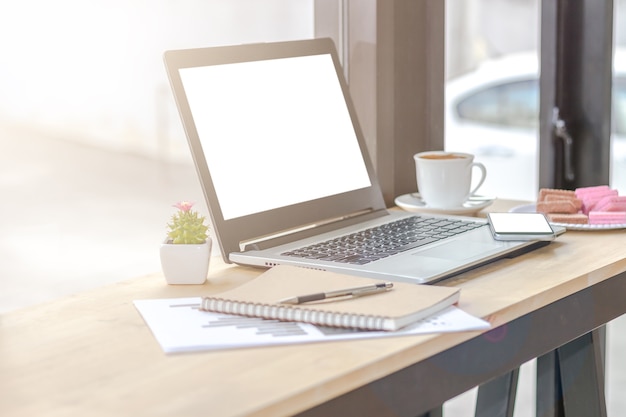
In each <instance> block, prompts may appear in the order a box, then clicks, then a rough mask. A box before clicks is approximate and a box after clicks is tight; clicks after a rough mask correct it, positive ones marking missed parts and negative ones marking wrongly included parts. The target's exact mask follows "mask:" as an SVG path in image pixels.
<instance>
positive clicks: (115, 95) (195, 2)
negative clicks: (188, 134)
mask: <svg viewBox="0 0 626 417" xmlns="http://www.w3.org/2000/svg"><path fill="white" fill-rule="evenodd" d="M310 37H313V0H90V1H81V0H56V1H49V0H19V1H17V0H16V1H9V0H7V1H2V2H1V4H0V42H1V46H2V47H1V50H0V120H2V119H4V120H5V121H6V120H9V121H11V122H18V123H22V124H28V125H29V126H30V127H33V128H36V129H42V130H46V131H48V132H49V133H51V134H52V135H57V136H59V137H62V138H64V139H73V140H81V141H86V142H89V143H94V144H98V145H102V146H105V147H109V148H114V149H120V150H124V151H136V152H140V153H144V154H150V155H154V154H158V153H163V152H165V153H166V154H168V155H172V154H173V155H174V156H175V155H176V153H177V152H178V151H179V150H181V152H187V148H186V144H185V143H184V138H182V135H183V134H182V129H181V128H180V122H179V120H178V115H177V113H176V111H175V108H174V105H173V99H172V95H171V92H170V90H169V85H168V84H167V78H166V74H165V70H164V66H163V62H162V54H163V51H165V50H167V49H179V48H193V47H205V46H214V45H226V44H237V43H249V42H262V41H264V42H269V41H278V40H286V39H302V38H310Z"/></svg>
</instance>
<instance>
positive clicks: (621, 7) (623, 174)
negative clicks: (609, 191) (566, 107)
mask: <svg viewBox="0 0 626 417" xmlns="http://www.w3.org/2000/svg"><path fill="white" fill-rule="evenodd" d="M625 2H626V0H619V1H616V2H615V3H614V21H615V24H614V36H615V39H614V41H613V45H614V47H615V51H614V54H613V91H612V94H613V112H612V115H611V116H612V119H611V124H612V127H613V134H612V136H611V186H612V187H613V188H616V189H618V190H619V193H620V195H626V48H625V47H624V45H626V25H624V24H623V23H622V21H623V20H624V17H625V16H624V13H625V12H626V7H625V6H626V5H625V4H624V3H625Z"/></svg>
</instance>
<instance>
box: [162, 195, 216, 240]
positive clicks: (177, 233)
mask: <svg viewBox="0 0 626 417" xmlns="http://www.w3.org/2000/svg"><path fill="white" fill-rule="evenodd" d="M192 206H193V203H190V202H189V201H181V202H179V203H176V204H174V207H176V208H178V212H176V213H175V214H174V215H173V216H172V220H171V223H168V224H167V227H168V229H169V231H168V232H167V236H168V238H169V239H170V240H171V243H176V244H179V243H182V244H195V245H198V244H202V243H204V242H206V240H207V238H208V230H209V228H208V226H206V225H205V224H204V220H205V218H204V216H199V215H198V213H197V212H195V211H193V210H191V207H192Z"/></svg>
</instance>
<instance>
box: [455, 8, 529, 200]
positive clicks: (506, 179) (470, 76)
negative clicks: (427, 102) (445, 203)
mask: <svg viewBox="0 0 626 417" xmlns="http://www.w3.org/2000/svg"><path fill="white" fill-rule="evenodd" d="M539 6H540V2H539V1H538V0H471V1H468V0H447V2H446V66H447V67H446V90H445V94H446V107H445V116H444V117H445V132H444V135H445V136H444V142H445V148H446V149H447V150H450V151H460V152H469V153H472V154H474V155H475V157H476V160H477V161H479V162H482V163H483V164H484V165H485V166H486V168H487V179H486V180H485V182H484V184H483V185H482V186H481V188H480V189H479V191H478V194H483V195H488V196H497V197H499V198H509V199H518V200H534V199H535V198H536V196H537V190H538V173H539V169H538V155H537V150H538V141H539V111H538V108H539V91H538V68H539V65H538V58H537V56H538V53H537V51H538V50H539V48H538V41H539ZM505 16H515V18H514V19H513V18H503V17H505Z"/></svg>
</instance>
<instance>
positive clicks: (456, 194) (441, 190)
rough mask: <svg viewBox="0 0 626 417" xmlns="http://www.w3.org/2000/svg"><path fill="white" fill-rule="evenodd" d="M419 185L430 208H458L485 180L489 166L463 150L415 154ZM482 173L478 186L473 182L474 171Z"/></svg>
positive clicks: (420, 191) (422, 195)
mask: <svg viewBox="0 0 626 417" xmlns="http://www.w3.org/2000/svg"><path fill="white" fill-rule="evenodd" d="M413 158H414V159H415V169H416V174H417V188H418V191H419V193H420V196H421V197H422V199H423V200H424V202H425V203H426V205H427V206H428V207H432V208H438V209H454V208H458V207H461V206H462V205H463V203H465V202H466V201H467V200H468V199H469V198H470V197H471V196H472V195H473V194H474V193H475V192H476V190H478V188H480V186H481V185H482V184H483V182H485V178H486V177H487V169H486V168H485V166H484V165H483V164H481V163H480V162H474V155H472V154H468V153H462V152H444V151H430V152H420V153H418V154H415V155H414V156H413ZM475 167H476V168H478V170H479V171H480V173H481V177H480V180H479V181H478V183H477V185H476V186H475V187H474V188H473V189H470V187H471V185H472V172H473V170H474V168H475Z"/></svg>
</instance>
